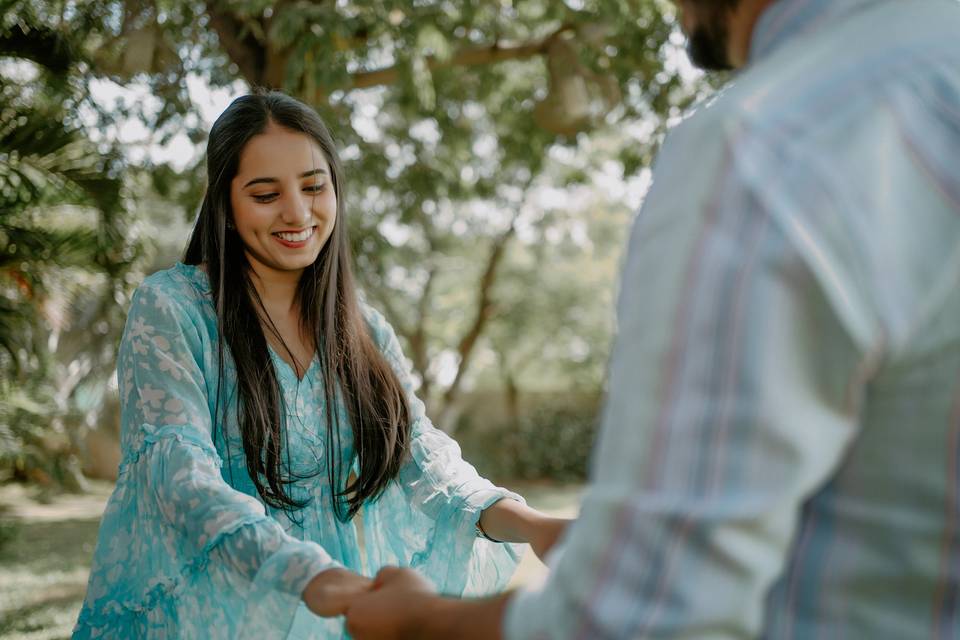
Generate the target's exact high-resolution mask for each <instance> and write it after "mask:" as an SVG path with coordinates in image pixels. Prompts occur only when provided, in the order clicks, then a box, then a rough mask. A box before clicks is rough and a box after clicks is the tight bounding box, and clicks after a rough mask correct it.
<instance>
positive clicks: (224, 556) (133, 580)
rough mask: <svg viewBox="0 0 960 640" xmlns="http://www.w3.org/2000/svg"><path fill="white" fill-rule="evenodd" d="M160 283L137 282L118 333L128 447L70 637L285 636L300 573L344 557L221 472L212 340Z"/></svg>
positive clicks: (306, 576) (304, 575) (305, 576)
mask: <svg viewBox="0 0 960 640" xmlns="http://www.w3.org/2000/svg"><path fill="white" fill-rule="evenodd" d="M165 284H167V283H166V282H163V281H161V282H160V283H158V282H156V281H154V282H151V281H150V280H148V282H146V283H145V284H144V285H142V286H141V287H140V289H138V291H137V293H136V294H135V296H134V299H133V303H132V306H131V309H130V313H129V316H128V319H127V326H126V329H125V332H124V337H123V340H122V342H121V345H120V352H119V357H118V377H119V383H120V401H121V411H122V413H121V415H122V425H123V427H122V428H123V433H122V450H123V451H122V456H123V458H122V462H121V468H120V476H119V479H118V483H117V489H116V491H115V492H114V495H113V496H112V498H111V500H110V502H109V504H108V505H107V510H106V512H105V514H104V518H103V521H102V524H101V530H100V535H99V541H98V546H97V549H96V552H95V554H94V562H93V567H92V570H91V576H90V582H89V586H88V591H87V596H86V600H85V602H84V606H83V609H82V611H81V615H80V619H79V621H78V624H77V628H76V630H75V636H74V637H79V638H85V637H101V636H104V637H206V638H254V637H255V638H284V637H286V634H287V630H288V629H289V626H290V624H291V622H292V620H293V616H294V614H295V612H296V610H297V608H298V606H299V604H300V595H301V593H302V591H303V589H304V588H305V586H306V584H307V583H308V582H309V580H310V579H311V578H312V577H313V576H315V575H316V574H317V573H319V572H321V571H323V570H325V569H327V568H330V567H332V566H335V565H336V563H335V562H334V561H333V560H331V558H330V556H329V555H328V554H327V553H326V551H324V549H323V548H322V547H320V546H319V545H317V544H316V543H313V542H305V541H301V540H297V539H294V538H292V537H290V536H289V535H287V534H286V533H285V532H284V530H283V529H282V527H281V526H280V524H279V523H278V522H277V521H276V520H274V519H272V518H271V517H269V516H268V515H266V513H265V509H264V506H263V504H262V503H261V502H260V501H259V500H257V499H256V498H255V497H253V496H250V495H247V494H245V493H242V492H239V491H237V490H235V489H233V488H231V487H230V486H229V485H228V484H227V483H226V482H225V481H224V479H223V477H222V476H221V474H220V465H221V461H220V457H219V455H218V453H217V450H216V449H215V447H214V445H213V440H212V426H213V425H212V420H211V409H210V403H209V401H208V400H209V395H208V388H207V387H208V384H209V383H210V379H209V378H208V375H209V374H205V371H209V370H210V369H209V368H210V367H212V368H213V370H214V375H215V369H216V366H217V365H216V360H215V357H214V358H211V357H210V356H206V357H205V355H204V354H205V353H206V354H210V353H215V350H214V349H210V348H207V349H205V348H204V346H205V344H204V340H205V339H207V340H208V341H209V338H208V337H207V335H206V332H204V331H202V330H201V329H200V327H203V324H202V323H203V321H202V319H201V318H200V317H199V313H198V311H197V310H196V309H192V308H191V307H190V305H189V304H185V303H182V302H181V301H180V300H179V299H178V298H179V296H177V295H175V292H171V291H170V290H169V286H162V285H165ZM207 346H208V347H209V345H207ZM211 360H212V362H211ZM214 379H215V378H214ZM214 388H215V387H214Z"/></svg>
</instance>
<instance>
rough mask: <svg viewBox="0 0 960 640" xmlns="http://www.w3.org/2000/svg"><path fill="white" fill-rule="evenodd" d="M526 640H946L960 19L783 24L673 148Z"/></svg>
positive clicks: (858, 7)
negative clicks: (586, 453) (587, 453)
mask: <svg viewBox="0 0 960 640" xmlns="http://www.w3.org/2000/svg"><path fill="white" fill-rule="evenodd" d="M618 324H619V332H618V337H617V340H616V343H615V346H614V349H613V357H612V360H611V365H610V367H611V368H610V381H609V394H608V402H607V406H606V408H605V412H604V416H603V428H602V431H601V436H600V440H599V443H598V445H597V449H596V451H595V452H594V464H593V472H592V476H591V480H590V486H589V489H588V491H587V493H586V494H585V497H584V501H583V505H582V510H581V515H580V519H579V520H578V522H577V523H576V524H575V525H574V526H572V527H571V529H570V530H569V531H568V533H567V535H566V537H565V539H564V540H563V541H562V543H561V546H560V547H559V548H558V550H557V552H556V553H555V554H554V555H553V556H552V558H551V562H550V565H551V567H550V568H551V577H550V579H549V580H548V581H547V582H546V584H545V585H543V586H542V587H540V588H538V589H530V590H526V591H522V592H520V593H518V594H517V595H516V596H515V597H514V598H513V599H512V600H511V602H510V605H509V608H508V611H507V618H506V621H505V627H504V631H505V634H506V637H508V638H510V639H511V640H520V639H527V638H549V639H560V638H563V639H568V638H570V639H573V638H578V639H584V640H601V639H605V638H618V639H619V638H743V637H758V636H759V637H766V638H776V639H778V640H780V639H788V638H799V639H807V638H856V639H859V638H870V639H873V638H896V639H898V640H899V639H905V638H957V637H960V619H958V612H957V606H958V587H960V515H958V511H960V3H957V2H956V0H779V1H778V2H775V3H774V4H773V5H771V7H770V8H768V9H767V10H766V11H765V12H764V14H763V15H762V16H761V19H760V21H759V22H758V24H757V27H756V29H755V31H754V34H753V40H752V43H751V53H750V62H749V64H748V66H747V68H746V69H744V70H743V71H742V73H740V74H739V75H738V76H737V77H736V79H735V80H734V81H733V82H732V83H731V85H730V86H729V87H727V88H726V89H725V90H724V91H723V92H722V93H721V94H720V95H719V96H717V97H715V98H714V99H713V100H711V101H710V102H709V103H707V104H705V105H701V106H700V108H699V109H698V110H697V112H696V113H694V114H693V115H692V116H691V117H689V118H688V119H687V120H686V121H685V122H683V123H682V124H681V125H679V126H678V127H677V128H676V129H675V130H673V131H672V132H671V134H670V135H669V136H668V138H667V141H666V142H665V144H664V147H663V149H662V152H661V154H660V157H659V159H658V161H657V164H656V167H655V169H654V181H653V186H652V189H651V191H650V192H649V194H648V196H647V198H646V201H645V203H644V205H643V208H642V209H641V211H640V214H639V216H638V218H637V221H636V223H635V225H634V228H633V231H632V234H631V237H630V246H629V251H628V257H627V261H626V264H625V266H624V272H623V277H622V286H621V294H620V301H619V307H618Z"/></svg>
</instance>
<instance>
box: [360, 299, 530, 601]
mask: <svg viewBox="0 0 960 640" xmlns="http://www.w3.org/2000/svg"><path fill="white" fill-rule="evenodd" d="M365 315H366V317H367V322H368V324H369V326H370V327H371V330H372V332H373V335H374V338H375V339H376V340H377V343H378V344H379V346H380V349H381V351H382V352H383V354H384V355H385V356H386V358H387V360H388V361H389V362H390V364H391V365H392V367H393V369H394V371H395V372H396V374H397V376H398V377H399V379H400V383H401V384H402V385H403V387H404V389H405V390H406V392H407V400H408V404H409V407H410V416H411V432H412V438H411V444H410V456H409V459H408V460H407V461H406V463H405V464H404V465H403V466H402V468H401V471H400V474H399V477H398V482H397V483H394V484H395V486H391V487H389V488H388V489H387V491H386V492H385V493H384V495H383V497H382V498H381V499H380V500H379V501H377V502H375V503H373V504H372V505H368V506H367V507H366V508H365V510H364V513H363V516H364V525H365V527H364V529H365V535H366V540H367V557H368V561H369V563H370V564H371V569H372V570H373V571H375V570H376V569H377V568H379V567H380V566H383V565H387V564H398V565H401V566H409V567H412V568H414V569H417V570H418V571H420V573H422V574H423V575H425V576H426V577H428V578H430V579H431V580H432V581H433V583H434V585H435V586H436V587H437V589H438V590H439V591H440V592H441V593H445V594H447V595H453V596H460V595H482V594H485V593H490V592H494V591H499V590H501V589H502V588H503V587H504V586H506V584H507V582H508V581H509V580H510V577H511V576H512V575H513V572H514V571H515V569H516V566H517V563H518V561H519V559H520V557H521V555H522V552H523V545H518V544H498V543H493V542H490V541H488V540H485V539H483V538H478V537H477V530H476V524H477V521H478V520H479V518H480V514H481V513H482V512H483V510H484V509H486V508H487V507H489V506H490V505H492V504H493V503H495V502H497V501H498V500H500V499H502V498H512V499H514V500H519V501H520V502H523V501H524V500H523V498H522V497H520V496H519V495H517V494H516V493H513V492H510V491H507V490H506V489H502V488H500V487H497V486H495V485H494V484H493V483H491V482H490V481H489V480H486V479H485V478H482V477H481V476H480V475H479V474H478V473H477V471H476V469H474V467H473V466H472V465H470V464H469V463H467V462H466V461H464V460H463V458H462V456H461V452H460V447H459V445H457V443H456V441H454V440H453V439H452V438H451V437H450V436H448V435H447V434H446V433H444V432H442V431H440V430H439V429H437V428H436V427H434V426H433V424H432V423H431V422H430V419H429V418H428V417H427V415H426V410H425V407H424V404H423V402H421V401H420V399H419V398H417V396H416V394H415V393H414V379H413V375H412V373H411V369H410V366H409V365H408V364H407V361H406V359H405V358H404V355H403V351H402V350H401V348H400V343H399V341H398V340H397V336H396V334H395V333H394V331H393V328H392V327H391V326H390V324H389V323H388V322H387V321H386V319H384V317H383V316H382V315H381V314H380V313H379V312H377V311H376V310H374V309H371V308H369V307H368V308H366V309H365Z"/></svg>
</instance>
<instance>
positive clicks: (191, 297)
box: [134, 262, 212, 312]
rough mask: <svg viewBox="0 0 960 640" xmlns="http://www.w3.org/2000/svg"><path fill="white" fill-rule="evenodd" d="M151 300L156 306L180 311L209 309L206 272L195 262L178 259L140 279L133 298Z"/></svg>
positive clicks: (144, 300) (210, 304)
mask: <svg viewBox="0 0 960 640" xmlns="http://www.w3.org/2000/svg"><path fill="white" fill-rule="evenodd" d="M138 298H139V299H140V300H142V301H143V302H146V303H148V304H149V303H150V302H152V303H153V304H154V305H155V306H156V307H158V308H159V307H171V308H175V309H179V310H182V311H187V312H191V311H201V312H202V311H205V310H207V308H208V307H210V308H212V302H211V301H210V285H209V283H208V281H207V276H206V273H205V272H204V271H203V269H202V267H199V266H197V265H189V264H183V263H182V262H177V263H176V264H174V265H173V266H172V267H170V268H168V269H160V270H159V271H155V272H154V273H151V274H150V275H149V276H147V277H146V278H144V279H143V282H141V283H140V286H138V287H137V290H136V292H135V293H134V300H135V301H136V300H137V299H138Z"/></svg>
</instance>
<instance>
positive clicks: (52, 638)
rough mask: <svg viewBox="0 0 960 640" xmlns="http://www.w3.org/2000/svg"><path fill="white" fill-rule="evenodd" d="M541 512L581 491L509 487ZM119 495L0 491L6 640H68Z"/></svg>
mask: <svg viewBox="0 0 960 640" xmlns="http://www.w3.org/2000/svg"><path fill="white" fill-rule="evenodd" d="M509 487H510V488H511V489H513V490H515V491H517V492H518V493H520V494H521V495H523V496H524V497H525V498H526V499H527V501H528V502H529V503H530V504H531V505H532V506H534V507H537V508H538V509H541V510H543V511H545V512H547V513H550V514H553V515H559V516H566V517H572V516H575V515H576V511H577V505H578V504H579V500H580V493H581V487H580V486H556V485H553V484H550V483H536V484H532V483H524V484H513V483H511V484H509ZM111 490H112V486H111V485H109V484H106V483H93V484H92V485H91V491H90V493H88V494H85V495H83V496H57V497H54V498H50V499H44V497H43V496H42V495H40V494H37V493H35V492H33V491H31V490H30V489H28V488H24V487H22V486H19V485H4V486H0V638H4V639H10V640H14V639H16V640H59V639H62V638H69V637H70V633H71V631H72V629H73V624H74V622H75V621H76V619H77V615H78V613H79V612H80V605H81V603H82V602H83V596H84V591H85V589H86V584H87V576H88V574H89V567H90V558H91V556H92V555H93V547H94V545H95V544H96V540H97V529H98V527H99V524H100V515H101V513H102V511H103V506H104V503H105V502H106V499H107V497H108V496H109V494H110V491H111ZM545 574H546V569H545V568H544V566H543V565H542V564H541V563H540V562H539V561H538V560H537V559H536V557H535V556H534V555H533V554H532V553H530V552H528V553H527V555H526V556H525V557H524V558H523V561H522V562H521V563H520V567H519V569H518V570H517V574H516V575H515V576H514V579H513V581H512V582H511V585H512V586H519V585H523V584H530V583H534V582H536V581H539V580H541V579H542V578H543V576H544V575H545Z"/></svg>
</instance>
